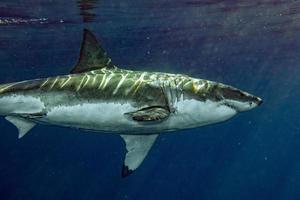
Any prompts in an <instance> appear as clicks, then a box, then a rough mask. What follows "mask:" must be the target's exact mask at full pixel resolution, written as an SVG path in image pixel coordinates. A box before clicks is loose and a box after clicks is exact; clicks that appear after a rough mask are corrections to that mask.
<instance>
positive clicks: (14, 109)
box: [0, 30, 261, 176]
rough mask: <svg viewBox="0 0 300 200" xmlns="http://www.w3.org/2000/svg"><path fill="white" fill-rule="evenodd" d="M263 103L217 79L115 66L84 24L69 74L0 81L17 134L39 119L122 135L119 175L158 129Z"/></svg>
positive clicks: (4, 110)
mask: <svg viewBox="0 0 300 200" xmlns="http://www.w3.org/2000/svg"><path fill="white" fill-rule="evenodd" d="M260 103H261V99H259V98H258V97H255V96H252V95H250V94H248V93H246V92H242V91H240V90H238V89H235V88H233V87H230V86H227V85H224V84H221V83H216V82H212V81H208V80H204V79H196V78H191V77H188V76H186V75H181V74H168V73H159V72H140V71H130V70H124V69H120V68H117V67H116V66H114V65H113V64H112V63H111V60H110V59H109V58H108V57H107V56H106V53H105V51H104V50H103V49H102V48H101V47H100V46H99V45H98V43H97V41H96V39H95V37H94V36H93V35H92V34H91V33H90V32H89V31H87V30H85V34H84V41H83V43H82V47H81V53H80V59H79V61H78V63H77V65H76V66H75V68H74V69H73V71H72V74H70V75H65V76H57V77H52V78H47V79H36V80H29V81H23V82H16V83H10V84H4V85H0V114H1V115H3V116H6V119H7V120H9V121H10V122H12V123H13V124H15V125H16V126H17V127H18V129H19V137H22V136H23V135H24V134H26V133H27V132H28V131H29V130H30V129H31V128H32V127H34V125H35V124H36V123H42V124H51V125H59V126H66V127H75V128H80V129H86V130H92V131H98V132H101V133H117V134H121V136H122V137H123V139H124V140H125V143H126V146H127V150H128V152H127V154H126V158H125V164H124V167H123V171H122V175H123V176H127V175H128V174H130V173H131V172H132V170H134V169H136V168H137V167H138V166H139V165H140V163H141V162H142V161H143V159H144V157H145V156H146V155H147V153H148V151H149V149H150V148H151V146H152V144H153V143H154V141H155V139H156V137H157V135H158V134H160V133H164V132H170V131H175V130H181V129H188V128H195V127H199V126H203V125H207V124H213V123H217V122H221V121H225V120H227V119H229V118H231V117H233V116H234V115H235V114H237V113H238V112H239V111H244V110H249V109H251V108H254V107H256V106H257V105H259V104H260Z"/></svg>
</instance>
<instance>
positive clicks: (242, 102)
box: [221, 86, 263, 112]
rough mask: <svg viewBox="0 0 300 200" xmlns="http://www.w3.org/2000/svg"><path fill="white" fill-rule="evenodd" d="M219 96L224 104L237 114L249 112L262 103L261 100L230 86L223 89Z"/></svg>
mask: <svg viewBox="0 0 300 200" xmlns="http://www.w3.org/2000/svg"><path fill="white" fill-rule="evenodd" d="M221 95H222V98H223V100H224V102H225V104H226V105H227V106H229V107H231V108H233V109H235V110H236V111H238V112H243V111H247V110H251V109H253V108H255V107H257V106H259V105H261V104H262V102H263V100H262V99H261V98H259V97H257V96H254V95H252V94H249V93H247V92H244V91H242V90H239V89H237V88H234V87H231V86H225V87H223V88H222V89H221Z"/></svg>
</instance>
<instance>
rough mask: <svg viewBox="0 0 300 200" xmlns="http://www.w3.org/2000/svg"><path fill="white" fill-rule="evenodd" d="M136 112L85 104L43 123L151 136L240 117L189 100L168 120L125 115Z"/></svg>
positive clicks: (62, 109)
mask: <svg viewBox="0 0 300 200" xmlns="http://www.w3.org/2000/svg"><path fill="white" fill-rule="evenodd" d="M136 110H137V108H135V107H133V106H132V105H131V104H130V103H116V102H109V103H103V102H102V103H82V104H78V105H73V106H58V107H54V108H52V109H51V110H50V111H49V112H48V113H47V115H46V116H45V117H44V118H43V119H42V121H43V122H46V123H50V124H55V125H60V126H67V127H76V128H81V129H89V130H94V131H104V132H117V133H125V134H130V133H134V134H139V133H140V134H147V133H158V132H167V131H173V130H180V129H187V128H194V127H197V126H203V125H207V124H212V123H217V122H220V121H224V120H227V119H229V118H231V117H232V116H234V115H235V114H236V111H235V110H233V109H231V108H228V107H227V106H222V105H218V104H216V103H214V102H208V101H207V102H199V101H194V100H185V101H180V102H177V103H176V107H175V112H174V113H171V114H170V116H169V118H168V119H166V120H164V121H161V122H144V123H141V122H137V121H134V120H132V119H130V118H128V116H126V115H125V113H127V112H134V111H136Z"/></svg>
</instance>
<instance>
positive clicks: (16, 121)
mask: <svg viewBox="0 0 300 200" xmlns="http://www.w3.org/2000/svg"><path fill="white" fill-rule="evenodd" d="M5 119H6V120H7V121H9V122H10V123H12V124H13V125H15V126H16V127H17V128H18V130H19V136H18V138H19V139H20V138H22V137H23V136H24V135H25V134H26V133H27V132H28V131H30V130H31V129H32V128H33V127H34V126H35V125H36V124H35V123H34V122H31V121H29V120H26V119H24V118H21V117H16V116H7V117H5Z"/></svg>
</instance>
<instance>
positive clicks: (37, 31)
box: [0, 0, 300, 200]
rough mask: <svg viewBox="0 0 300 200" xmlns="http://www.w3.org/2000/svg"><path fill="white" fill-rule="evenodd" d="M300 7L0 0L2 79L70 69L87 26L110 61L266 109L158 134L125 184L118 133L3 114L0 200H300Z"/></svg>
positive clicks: (246, 2) (214, 1) (286, 1)
mask: <svg viewBox="0 0 300 200" xmlns="http://www.w3.org/2000/svg"><path fill="white" fill-rule="evenodd" d="M299 19H300V2H298V1H292V0H262V1H259V0H241V1H233V0H150V1H146V0H136V1H130V0H121V1H120V0H119V1H117V0H101V1H100V0H78V1H60V0H28V1H21V0H14V1H10V0H2V1H1V2H0V61H1V64H0V82H1V83H6V82H13V81H20V80H25V79H33V78H38V77H48V76H54V75H59V74H67V73H69V72H70V70H71V69H72V66H73V65H74V64H75V63H76V61H77V58H78V54H79V47H80V43H81V39H82V30H83V28H89V29H90V30H92V31H93V33H94V34H95V35H96V36H97V37H98V38H99V40H100V41H101V43H102V45H103V47H104V48H105V49H106V50H107V52H108V54H109V55H110V57H111V58H112V60H113V62H114V64H116V65H117V66H120V67H123V68H127V69H138V70H148V71H164V72H172V73H184V74H188V75H190V76H194V77H199V78H205V79H209V80H214V81H219V82H223V83H226V84H230V85H233V86H236V87H238V88H241V89H243V90H245V91H248V92H250V93H253V94H255V95H257V96H260V97H261V98H263V100H264V103H263V104H262V105H261V106H260V107H259V108H256V109H254V110H252V111H250V112H246V113H242V114H240V115H238V116H237V117H235V118H234V119H231V120H230V121H227V122H225V123H221V124H216V125H212V126H206V127H200V128H197V129H193V130H188V131H180V132H177V133H174V134H163V135H161V136H160V137H159V139H158V140H157V142H156V143H155V145H154V146H153V148H152V150H151V152H150V153H149V155H148V157H147V158H146V160H145V161H144V163H143V164H142V165H141V166H140V168H139V169H138V170H136V171H135V172H134V174H132V175H131V176H129V177H127V178H125V179H124V178H123V179H122V178H121V174H120V172H121V167H122V160H123V156H124V154H125V147H124V144H123V141H122V140H121V138H120V137H119V136H118V135H106V134H97V133H91V132H84V131H80V130H76V129H67V128H61V127H53V126H37V127H36V128H34V129H33V130H32V131H31V132H30V133H29V134H28V135H26V136H25V137H24V138H22V139H21V140H18V139H17V130H16V128H15V127H13V126H12V125H11V124H10V123H8V122H7V121H5V120H4V118H1V119H0V133H1V134H0V199H1V200H15V199H20V200H27V199H28V200H35V199H43V200H48V199H49V200H50V199H51V200H53V199H129V200H135V199H139V200H140V199H143V200H144V199H145V200H148V199H149V200H150V199H151V200H152V199H157V200H159V199H164V200H165V199H174V200H176V199H180V200H181V199H190V200H191V199H197V200H198V199H209V200H215V199H216V200H219V199H222V200H225V199H226V200H227V199H228V200H234V199H243V200H248V199H249V200H253V199H272V200H275V199H276V200H277V199H280V200H283V199H288V200H297V199H300V189H299V188H300V157H299V155H300V148H299V147H300V118H299V115H298V114H299V113H300V112H299V111H300V109H299V108H300V105H299V98H300V90H299V88H300V67H299V66H300V37H299V33H300V20H299Z"/></svg>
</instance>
